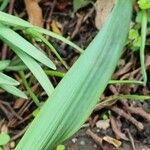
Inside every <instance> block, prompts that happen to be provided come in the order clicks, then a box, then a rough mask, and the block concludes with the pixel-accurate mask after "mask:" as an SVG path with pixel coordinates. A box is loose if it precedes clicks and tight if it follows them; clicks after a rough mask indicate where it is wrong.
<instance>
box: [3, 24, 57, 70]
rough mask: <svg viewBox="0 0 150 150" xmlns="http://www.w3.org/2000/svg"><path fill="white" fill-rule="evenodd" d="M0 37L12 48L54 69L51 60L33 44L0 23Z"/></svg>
mask: <svg viewBox="0 0 150 150" xmlns="http://www.w3.org/2000/svg"><path fill="white" fill-rule="evenodd" d="M0 39H1V40H2V41H4V42H5V43H6V44H7V45H9V46H10V47H11V48H12V49H18V50H20V51H24V52H25V53H27V54H28V55H30V56H31V57H33V58H34V59H36V60H38V61H39V62H41V63H43V64H44V65H46V66H48V67H49V68H52V69H56V67H55V65H54V64H53V62H52V61H51V60H50V59H48V58H47V57H46V56H45V55H44V54H43V53H42V52H41V51H39V50H38V49H37V48H36V47H35V46H33V45H32V44H31V43H29V42H28V41H27V40H25V39H24V38H22V37H21V36H20V35H19V34H17V33H16V32H14V31H13V30H11V29H9V28H8V27H6V26H4V25H2V24H0Z"/></svg>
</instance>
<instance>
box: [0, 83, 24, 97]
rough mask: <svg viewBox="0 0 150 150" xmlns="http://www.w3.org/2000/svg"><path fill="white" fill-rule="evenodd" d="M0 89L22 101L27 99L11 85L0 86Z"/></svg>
mask: <svg viewBox="0 0 150 150" xmlns="http://www.w3.org/2000/svg"><path fill="white" fill-rule="evenodd" d="M0 87H1V88H2V89H4V90H5V91H7V92H9V93H11V94H13V95H15V96H18V97H21V98H23V99H27V96H26V95H25V94H24V93H23V92H22V91H20V90H19V89H17V88H16V87H14V86H12V85H3V84H0Z"/></svg>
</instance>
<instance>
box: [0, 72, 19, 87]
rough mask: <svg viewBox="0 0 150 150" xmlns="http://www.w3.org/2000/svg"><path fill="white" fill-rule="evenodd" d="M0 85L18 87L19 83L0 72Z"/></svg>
mask: <svg viewBox="0 0 150 150" xmlns="http://www.w3.org/2000/svg"><path fill="white" fill-rule="evenodd" d="M0 84H7V85H14V86H16V85H19V82H18V81H16V80H15V79H13V78H11V77H9V76H7V75H5V74H3V73H1V72H0Z"/></svg>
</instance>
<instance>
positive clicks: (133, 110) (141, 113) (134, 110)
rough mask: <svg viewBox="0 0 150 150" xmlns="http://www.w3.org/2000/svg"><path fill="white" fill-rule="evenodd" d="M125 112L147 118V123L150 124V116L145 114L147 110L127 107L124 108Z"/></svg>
mask: <svg viewBox="0 0 150 150" xmlns="http://www.w3.org/2000/svg"><path fill="white" fill-rule="evenodd" d="M124 109H125V110H127V111H128V112H130V113H132V114H137V115H139V116H142V117H143V118H145V119H146V120H147V121H149V122H150V114H149V113H147V112H145V110H144V109H143V108H141V107H136V108H134V107H131V106H130V107H129V106H126V107H124Z"/></svg>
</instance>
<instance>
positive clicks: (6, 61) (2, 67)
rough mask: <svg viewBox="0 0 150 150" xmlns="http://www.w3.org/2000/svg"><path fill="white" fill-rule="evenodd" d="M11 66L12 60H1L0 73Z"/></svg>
mask: <svg viewBox="0 0 150 150" xmlns="http://www.w3.org/2000/svg"><path fill="white" fill-rule="evenodd" d="M9 64H10V60H1V61H0V71H1V70H4V69H5V68H6V67H8V66H9Z"/></svg>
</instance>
